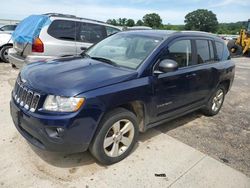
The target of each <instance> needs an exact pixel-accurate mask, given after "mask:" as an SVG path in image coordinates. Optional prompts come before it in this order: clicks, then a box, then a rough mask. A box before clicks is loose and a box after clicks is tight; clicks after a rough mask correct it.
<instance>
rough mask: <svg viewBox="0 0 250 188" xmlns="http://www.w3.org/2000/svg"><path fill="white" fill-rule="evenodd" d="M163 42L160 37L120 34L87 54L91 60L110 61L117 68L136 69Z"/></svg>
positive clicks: (97, 45)
mask: <svg viewBox="0 0 250 188" xmlns="http://www.w3.org/2000/svg"><path fill="white" fill-rule="evenodd" d="M161 40H162V38H158V37H152V36H143V35H138V34H131V33H119V34H116V35H113V36H111V37H108V38H106V39H104V40H103V41H101V42H99V43H97V44H96V45H95V46H93V47H91V48H90V49H89V50H88V51H86V52H85V54H87V55H88V56H89V57H91V58H93V57H95V58H102V59H107V60H110V61H111V62H114V63H115V64H116V65H117V66H123V67H127V68H132V69H136V68H137V67H138V66H139V65H140V64H141V63H142V62H143V61H144V60H145V59H146V58H147V56H148V55H149V54H150V53H151V52H152V51H153V50H154V49H155V47H156V46H157V45H158V44H159V43H160V42H161Z"/></svg>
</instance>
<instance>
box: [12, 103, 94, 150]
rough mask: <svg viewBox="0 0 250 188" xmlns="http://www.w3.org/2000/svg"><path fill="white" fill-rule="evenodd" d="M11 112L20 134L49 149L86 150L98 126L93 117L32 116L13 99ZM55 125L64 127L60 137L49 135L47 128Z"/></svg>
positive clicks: (31, 141) (34, 143) (35, 144)
mask: <svg viewBox="0 0 250 188" xmlns="http://www.w3.org/2000/svg"><path fill="white" fill-rule="evenodd" d="M10 112H11V116H12V119H13V122H14V124H15V126H16V128H17V130H18V131H19V132H20V134H21V135H22V136H23V137H24V138H26V140H28V141H29V142H30V143H31V144H33V145H34V146H36V147H38V148H40V149H43V150H47V151H54V152H67V153H75V152H83V151H86V150H87V149H88V146H89V143H90V142H91V139H92V137H93V135H94V131H95V128H96V125H95V124H94V121H92V120H91V118H77V117H65V118H62V117H58V118H57V117H56V116H55V117H53V118H51V117H49V116H46V115H42V116H39V117H35V116H32V115H31V114H30V112H28V111H25V109H22V108H20V107H19V106H18V104H16V102H15V101H13V100H11V102H10ZM53 127H54V128H55V127H57V128H58V127H60V128H63V129H64V132H63V135H61V136H60V137H58V138H54V137H53V138H52V137H51V136H49V134H48V131H47V129H48V128H53Z"/></svg>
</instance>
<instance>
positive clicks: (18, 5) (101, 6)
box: [0, 0, 250, 24]
mask: <svg viewBox="0 0 250 188" xmlns="http://www.w3.org/2000/svg"><path fill="white" fill-rule="evenodd" d="M217 1H218V0H207V1H203V0H190V1H184V2H183V1H170V0H134V1H132V0H121V1H114V0H113V1H112V0H107V1H103V0H85V1H83V0H71V1H67V0H57V1H51V0H26V1H20V0H19V1H17V0H8V1H2V2H1V6H0V18H8V19H23V18H25V17H27V16H28V15H31V14H43V13H48V12H58V13H65V14H73V15H77V16H80V17H87V18H93V19H97V20H101V21H106V20H107V19H109V18H119V17H125V18H132V19H135V20H138V19H142V17H143V16H144V15H145V14H148V13H152V12H155V13H158V14H159V15H160V16H161V18H162V20H163V23H164V24H167V23H171V24H183V23H184V19H185V15H186V14H187V13H189V12H191V11H193V10H196V9H198V8H205V9H209V10H212V11H213V12H214V13H215V14H216V15H217V18H218V20H219V22H235V21H240V20H247V19H248V17H249V14H248V13H249V8H250V5H249V4H248V3H247V1H248V0H222V1H220V2H218V3H217ZM239 10H240V11H239ZM232 12H233V16H232Z"/></svg>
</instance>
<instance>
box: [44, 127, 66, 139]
mask: <svg viewBox="0 0 250 188" xmlns="http://www.w3.org/2000/svg"><path fill="white" fill-rule="evenodd" d="M45 130H46V132H47V134H48V135H49V137H51V138H60V137H62V136H63V135H64V131H65V130H64V128H61V127H52V128H46V129H45Z"/></svg>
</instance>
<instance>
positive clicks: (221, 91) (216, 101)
mask: <svg viewBox="0 0 250 188" xmlns="http://www.w3.org/2000/svg"><path fill="white" fill-rule="evenodd" d="M225 94H226V90H225V87H224V86H223V85H220V86H219V87H218V88H217V89H216V91H215V92H214V94H213V95H212V97H211V98H210V100H209V101H208V104H207V106H206V107H205V108H204V109H203V113H204V114H205V115H207V116H214V115H216V114H218V113H219V111H220V109H221V107H222V105H223V102H224V98H225Z"/></svg>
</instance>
